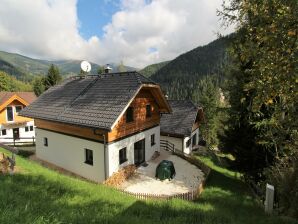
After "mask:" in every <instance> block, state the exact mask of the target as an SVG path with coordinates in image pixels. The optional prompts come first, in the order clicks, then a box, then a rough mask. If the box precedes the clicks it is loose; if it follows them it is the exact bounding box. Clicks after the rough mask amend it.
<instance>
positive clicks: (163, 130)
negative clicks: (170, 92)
mask: <svg viewBox="0 0 298 224" xmlns="http://www.w3.org/2000/svg"><path fill="white" fill-rule="evenodd" d="M168 102H169V104H170V106H171V108H172V111H173V112H172V113H171V114H163V115H162V117H161V122H160V135H161V136H160V139H161V140H165V141H168V142H170V143H172V144H174V147H175V150H179V151H182V152H184V153H186V154H189V153H191V152H192V149H193V148H194V147H195V146H197V145H198V143H199V125H200V122H201V121H203V119H204V115H203V109H202V108H200V107H196V106H195V105H194V104H193V103H192V102H191V101H187V100H169V101H168Z"/></svg>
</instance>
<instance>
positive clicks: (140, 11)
mask: <svg viewBox="0 0 298 224" xmlns="http://www.w3.org/2000/svg"><path fill="white" fill-rule="evenodd" d="M106 1H108V0H106ZM221 1H222V0H212V1H210V0H183V1H181V0H152V1H149V0H121V1H120V3H119V4H120V7H119V11H118V12H116V13H115V14H114V15H112V19H111V22H110V23H109V24H107V25H106V26H105V27H104V28H103V29H104V35H103V37H101V38H100V37H97V36H93V37H91V38H90V39H88V40H85V39H84V38H83V37H82V36H81V35H80V33H79V25H80V22H79V19H78V17H77V9H76V6H77V2H76V1H75V0H39V1H36V0H23V1H19V0H0V4H1V7H0V49H2V50H7V51H12V52H18V53H22V54H25V55H29V56H33V57H37V58H45V59H87V60H90V61H93V62H96V63H99V64H105V63H109V62H116V63H117V62H120V61H123V62H124V64H126V65H130V66H135V67H139V68H141V67H144V66H146V65H148V64H152V63H155V62H159V61H163V60H170V59H173V58H175V57H176V56H178V55H179V54H181V53H184V52H186V51H188V50H191V49H193V48H195V47H197V46H199V45H203V44H207V43H208V42H210V41H212V40H214V39H215V38H216V32H218V31H220V30H221V29H220V22H219V19H218V18H217V17H216V9H217V8H219V7H220V4H221ZM221 31H222V32H223V33H229V32H231V31H232V28H231V29H229V30H225V31H224V30H221Z"/></svg>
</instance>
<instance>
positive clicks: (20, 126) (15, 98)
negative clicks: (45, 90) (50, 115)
mask: <svg viewBox="0 0 298 224" xmlns="http://www.w3.org/2000/svg"><path fill="white" fill-rule="evenodd" d="M35 99H36V96H35V94H34V93H33V92H0V142H2V143H5V142H6V143H8V142H13V139H15V141H22V142H25V141H32V137H34V136H35V131H34V121H33V119H31V118H26V117H22V116H20V115H19V113H20V111H21V110H22V109H23V108H25V107H26V106H28V105H29V104H30V103H32V102H33V101H34V100H35ZM22 138H23V139H22ZM24 138H25V139H24Z"/></svg>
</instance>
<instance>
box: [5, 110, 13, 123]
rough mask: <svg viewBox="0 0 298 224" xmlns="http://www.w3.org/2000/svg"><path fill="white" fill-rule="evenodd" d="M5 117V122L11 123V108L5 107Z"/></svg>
mask: <svg viewBox="0 0 298 224" xmlns="http://www.w3.org/2000/svg"><path fill="white" fill-rule="evenodd" d="M6 113H7V114H6V115H7V116H6V117H7V121H13V110H12V107H7V108H6Z"/></svg>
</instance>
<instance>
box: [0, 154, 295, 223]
mask: <svg viewBox="0 0 298 224" xmlns="http://www.w3.org/2000/svg"><path fill="white" fill-rule="evenodd" d="M0 152H5V153H7V154H8V152H7V151H6V150H4V149H1V148H0ZM16 159H17V165H18V166H19V168H20V169H21V171H20V172H19V173H16V174H15V175H13V176H10V175H5V176H3V175H0V223H1V224H6V223H9V224H11V223H13V224H16V223H22V224H23V223H51V224H55V223H142V224H145V223H171V224H175V223H206V224H209V223H210V224H211V223H212V224H215V223H220V224H225V223H227V224H229V223H235V224H236V223H237V224H239V223H241V224H246V223H258V224H259V223H268V224H269V223H270V224H274V223H276V224H280V223H296V222H295V221H294V220H290V219H286V218H282V217H276V216H271V217H270V216H267V215H265V214H264V212H263V211H262V209H261V208H260V207H259V206H258V205H257V203H256V202H255V201H254V200H253V199H252V198H251V196H250V194H249V193H248V191H247V189H246V187H245V185H244V184H243V183H242V182H241V181H240V180H239V179H238V178H237V177H235V175H234V173H233V172H230V171H228V170H225V169H222V168H220V167H216V166H215V165H214V164H209V165H212V166H211V168H214V169H216V170H212V172H211V174H210V178H209V180H208V183H207V186H206V189H205V191H204V192H203V193H202V195H201V196H200V198H199V199H198V200H197V201H196V202H187V201H182V200H172V201H147V202H145V201H138V200H136V199H135V198H133V197H129V196H125V195H123V194H122V193H120V192H118V191H116V190H114V189H111V188H108V187H105V186H103V185H98V184H93V183H89V182H86V181H83V180H79V179H75V178H73V177H68V176H65V175H62V174H59V173H58V172H55V171H52V170H49V169H47V168H44V167H42V166H40V165H39V164H37V163H35V162H32V161H29V160H28V159H25V158H22V157H20V156H17V158H16ZM205 159H206V158H205ZM206 161H207V162H209V163H212V162H211V161H210V160H209V161H208V160H207V159H206ZM219 168H220V169H219Z"/></svg>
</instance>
